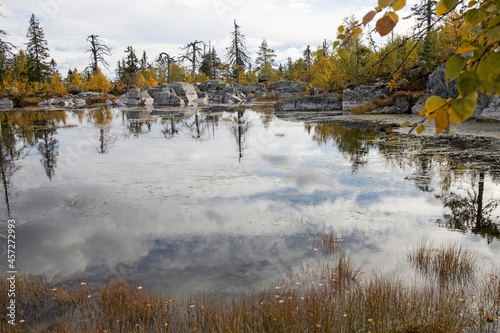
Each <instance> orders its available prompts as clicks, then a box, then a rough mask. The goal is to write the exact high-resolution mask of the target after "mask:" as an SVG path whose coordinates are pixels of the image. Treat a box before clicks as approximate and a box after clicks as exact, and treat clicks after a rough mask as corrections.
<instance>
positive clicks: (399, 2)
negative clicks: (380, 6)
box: [392, 0, 406, 12]
mask: <svg viewBox="0 0 500 333" xmlns="http://www.w3.org/2000/svg"><path fill="white" fill-rule="evenodd" d="M404 6H406V0H396V1H395V2H394V3H393V4H392V9H393V10H394V11H395V12H397V11H398V10H400V9H402V8H403V7H404Z"/></svg>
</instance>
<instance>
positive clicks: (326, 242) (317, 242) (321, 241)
mask: <svg viewBox="0 0 500 333" xmlns="http://www.w3.org/2000/svg"><path fill="white" fill-rule="evenodd" d="M313 246H314V247H316V248H318V249H321V250H323V251H324V252H328V253H335V252H337V251H339V250H341V248H342V237H340V236H339V235H338V234H336V233H335V232H333V231H330V232H328V233H323V234H318V235H316V236H315V237H314V239H313Z"/></svg>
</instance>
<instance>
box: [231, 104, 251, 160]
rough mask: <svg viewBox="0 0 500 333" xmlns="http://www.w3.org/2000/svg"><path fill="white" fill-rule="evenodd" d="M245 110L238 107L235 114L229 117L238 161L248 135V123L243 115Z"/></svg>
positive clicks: (241, 156) (241, 155)
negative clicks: (236, 147)
mask: <svg viewBox="0 0 500 333" xmlns="http://www.w3.org/2000/svg"><path fill="white" fill-rule="evenodd" d="M244 113H245V110H243V109H242V108H238V110H237V112H236V114H235V115H234V116H233V118H232V119H231V121H232V125H231V133H232V134H233V135H234V138H235V139H236V144H237V146H238V161H239V162H241V159H242V158H243V152H244V150H245V147H246V139H247V136H248V130H249V129H250V123H249V122H248V120H246V119H245V118H244V117H243V115H244Z"/></svg>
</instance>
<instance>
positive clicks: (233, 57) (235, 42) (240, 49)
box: [226, 20, 250, 83]
mask: <svg viewBox="0 0 500 333" xmlns="http://www.w3.org/2000/svg"><path fill="white" fill-rule="evenodd" d="M231 35H232V36H233V38H232V40H231V45H229V47H228V48H227V49H226V50H227V61H228V62H229V65H231V66H233V67H234V69H235V71H234V77H235V79H236V82H238V83H239V82H240V70H244V69H245V66H246V65H247V64H249V63H250V57H249V56H248V52H247V49H246V47H245V35H242V34H241V32H240V26H239V25H237V24H236V20H234V31H233V32H232V33H231Z"/></svg>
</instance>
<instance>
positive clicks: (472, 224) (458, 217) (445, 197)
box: [436, 171, 500, 243]
mask: <svg viewBox="0 0 500 333" xmlns="http://www.w3.org/2000/svg"><path fill="white" fill-rule="evenodd" d="M484 178H485V172H484V171H479V179H477V182H476V183H477V185H476V184H472V187H471V189H468V190H467V194H466V195H461V194H459V193H456V192H453V191H450V192H448V193H444V194H441V195H436V197H437V198H438V199H441V201H442V202H443V205H444V206H445V207H446V208H449V209H450V211H451V214H446V215H445V216H444V219H442V220H438V224H439V225H441V226H444V227H446V228H448V229H452V230H459V231H462V232H467V231H469V230H470V231H471V232H472V233H474V234H477V235H480V236H482V237H483V238H485V239H486V240H487V241H488V243H490V242H491V241H492V240H493V239H500V226H499V225H498V219H499V216H495V210H496V209H497V208H498V206H499V204H500V199H497V198H494V197H492V198H490V199H488V200H486V201H485V198H484V186H485V185H484V183H485V179H484ZM475 186H477V190H476V189H475V188H474V187H475Z"/></svg>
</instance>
